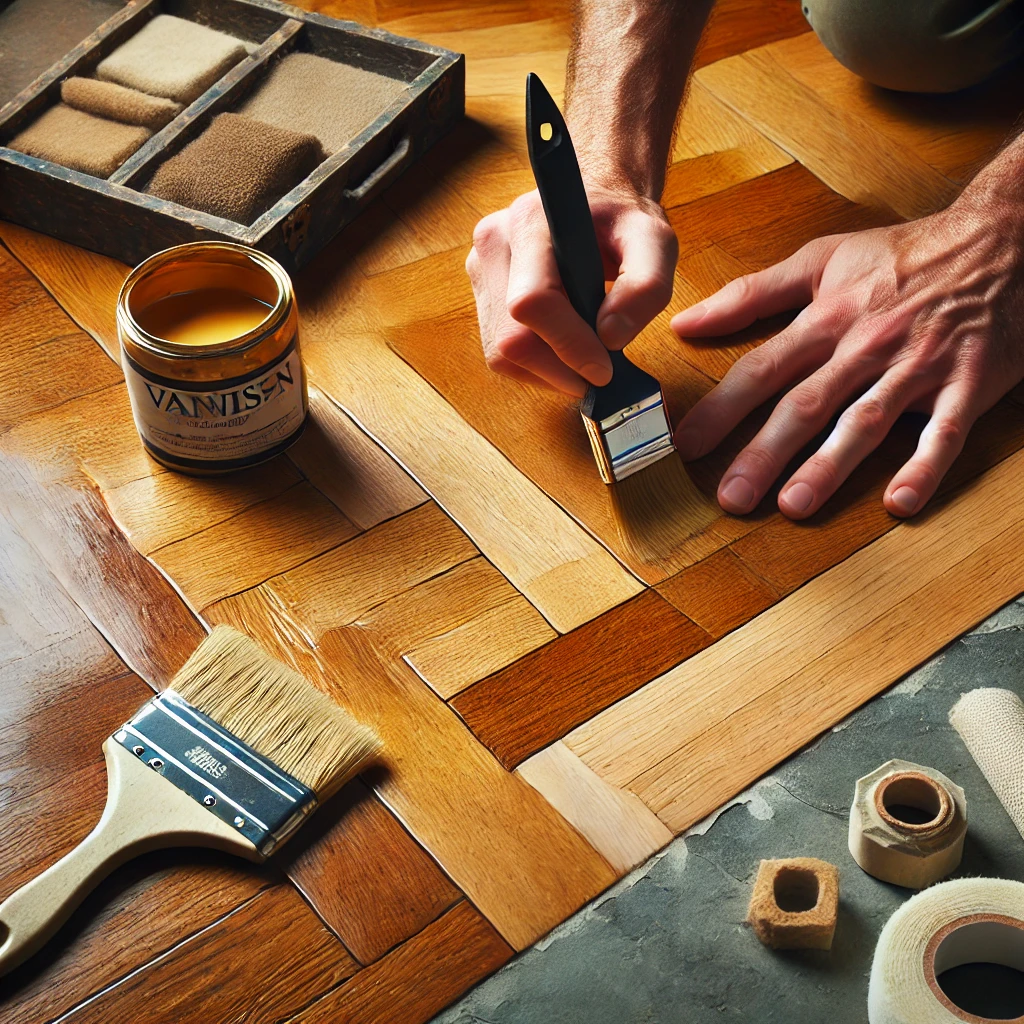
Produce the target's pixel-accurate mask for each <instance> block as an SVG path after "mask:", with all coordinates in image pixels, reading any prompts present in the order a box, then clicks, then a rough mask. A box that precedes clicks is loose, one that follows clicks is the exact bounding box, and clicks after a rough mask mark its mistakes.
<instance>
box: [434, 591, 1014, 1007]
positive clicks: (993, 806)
mask: <svg viewBox="0 0 1024 1024" xmlns="http://www.w3.org/2000/svg"><path fill="white" fill-rule="evenodd" d="M1022 634H1024V603H1022V602H1021V601H1017V602H1013V603H1011V604H1009V605H1007V606H1006V607H1005V608H1003V609H1001V610H1000V611H999V612H997V613H996V614H995V615H994V616H992V618H991V619H989V620H988V621H987V622H986V623H984V624H982V625H981V626H980V627H979V628H978V629H977V630H976V631H975V632H973V633H971V634H968V635H966V636H964V637H961V638H960V639H959V640H957V641H956V642H954V643H953V644H951V645H950V646H949V647H948V648H946V650H944V651H943V652H941V653H940V654H939V655H937V656H936V657H935V658H934V659H933V660H932V661H930V662H928V663H927V664H926V665H924V666H923V667H922V668H920V669H919V670H918V671H916V672H915V673H913V674H912V675H910V676H908V677H907V678H906V679H905V680H903V681H902V682H901V683H899V684H897V685H896V686H894V687H893V688H892V689H890V690H889V691H887V692H886V693H885V694H883V695H881V696H880V697H877V698H875V699H874V700H873V701H871V702H870V703H868V704H866V705H865V706H864V707H863V708H861V709H860V710H859V711H857V712H856V713H854V714H853V715H852V716H851V717H850V718H848V719H847V720H846V721H844V722H842V723H841V724H840V725H838V726H836V727H835V728H834V729H833V730H831V731H830V732H829V733H827V734H826V735H825V736H823V737H820V738H819V739H818V740H817V741H816V742H815V743H814V744H812V745H811V746H810V747H808V748H807V749H805V750H803V751H801V752H800V753H798V754H797V755H795V756H794V757H793V758H791V759H790V760H789V761H787V762H786V763H785V764H783V765H782V766H780V768H778V769H777V770H776V771H775V772H773V773H772V774H771V775H769V776H767V777H765V778H764V779H762V780H761V781H760V782H758V783H757V785H756V786H754V787H753V788H752V789H751V790H750V791H748V792H747V793H745V794H742V795H741V796H740V797H739V798H738V801H737V802H735V803H734V804H733V805H727V808H726V809H725V810H724V811H721V812H719V813H718V815H717V816H715V815H713V816H712V818H711V819H709V820H708V822H705V823H703V824H702V825H701V826H698V827H697V829H695V830H692V831H691V832H690V833H688V834H687V835H685V836H683V837H680V838H678V839H676V840H675V841H674V842H673V843H672V844H671V845H670V846H669V847H668V848H667V849H666V850H665V851H663V852H662V853H661V854H659V855H657V856H655V857H654V858H652V859H651V860H650V861H648V863H647V864H645V865H643V866H642V867H641V868H638V869H637V870H636V871H635V872H633V874H632V875H630V876H629V877H627V878H625V879H623V881H622V882H620V883H619V884H618V885H617V886H616V887H615V888H614V889H612V890H610V891H609V892H608V893H606V894H604V896H602V897H599V898H598V899H597V900H596V901H595V902H594V903H592V904H591V905H590V906H588V907H586V908H584V909H583V910H582V911H580V912H579V913H578V914H577V915H575V916H574V917H573V918H571V919H570V920H568V921H567V922H566V923H565V924H563V925H562V926H561V927H559V928H558V929H556V930H555V931H554V932H552V933H551V935H549V936H547V937H546V938H545V939H544V940H542V941H541V942H540V943H538V944H537V945H536V946H535V947H533V948H532V949H530V950H527V951H526V952H524V953H523V954H521V955H520V956H518V957H517V958H516V959H515V960H513V961H512V962H511V963H509V964H508V965H507V966H506V967H505V968H503V969H502V970H501V971H499V972H498V973H497V974H496V975H494V976H493V977H492V978H490V979H488V980H487V981H485V982H484V983H483V984H481V985H480V986H478V987H477V988H476V989H475V990H473V991H472V992H470V993H469V994H468V995H467V996H465V997H464V998H463V999H462V1000H461V1001H459V1002H458V1003H456V1004H455V1005H454V1006H452V1007H450V1008H449V1009H448V1010H447V1011H446V1012H444V1013H442V1014H441V1015H440V1016H439V1017H437V1018H436V1019H435V1024H605V1022H607V1024H683V1022H685V1024H703V1022H711V1021H715V1022H722V1021H733V1020H735V1021H757V1022H758V1024H768V1022H775V1021H778V1022H786V1024H791V1022H796V1021H808V1022H811V1021H813V1022H816V1024H817V1022H821V1021H828V1022H829V1024H847V1022H849V1024H854V1022H856V1024H863V1022H864V1021H865V1020H866V1019H867V986H868V974H869V971H870V967H871V956H872V953H873V952H874V947H875V942H876V940H877V938H878V933H879V931H880V930H881V928H882V926H883V925H884V924H885V922H886V920H887V919H888V918H889V916H890V915H891V914H892V913H893V911H894V910H895V909H896V908H897V907H898V906H899V905H900V904H901V903H902V902H903V901H904V900H906V899H907V898H908V897H909V896H910V895H911V893H910V892H909V891H908V890H906V889H900V888H897V887H896V886H892V885H888V884H886V883H884V882H879V881H876V880H875V879H874V878H871V877H870V876H868V875H866V874H864V873H863V872H862V871H861V870H860V869H859V868H858V867H857V865H856V864H855V863H854V862H853V860H852V858H851V857H850V855H849V852H848V850H847V846H846V830H847V819H848V812H849V805H850V800H851V798H852V795H853V786H854V782H855V781H856V779H857V778H858V777H859V776H861V775H865V774H867V773H868V772H869V771H871V770H872V769H873V768H876V767H877V766H878V765H879V764H881V763H882V762H883V761H887V760H889V759H890V758H892V757H900V758H904V759H905V760H908V761H916V762H918V763H920V764H926V765H930V766H932V767H934V768H938V769H939V770H940V771H942V772H944V773H945V774H946V775H948V776H949V777H950V778H952V779H953V780H954V781H955V782H957V783H959V784H960V785H961V786H962V787H963V788H964V790H965V791H966V793H967V802H968V817H969V828H968V835H967V842H966V846H965V850H964V859H963V863H962V865H961V868H960V870H959V871H958V872H957V875H997V876H1001V877H1005V878H1015V879H1024V841H1022V839H1021V837H1020V836H1019V835H1018V833H1017V831H1016V830H1015V829H1014V827H1013V824H1012V823H1011V821H1010V819H1009V817H1008V816H1007V815H1006V812H1005V811H1004V810H1003V808H1002V806H1001V805H1000V804H999V802H998V800H997V799H996V797H995V795H994V794H993V793H992V791H991V789H990V788H989V786H988V784H987V783H986V782H985V780H984V778H983V777H982V775H981V773H980V771H979V770H978V768H977V766H976V765H975V764H974V761H973V760H972V759H971V756H970V754H968V752H967V750H966V748H965V747H964V746H963V744H962V742H961V741H960V738H959V736H958V735H957V734H956V733H955V732H954V731H953V729H952V728H951V727H950V725H949V723H948V720H947V715H948V713H949V709H950V707H952V705H953V704H954V703H955V701H956V700H957V698H958V697H959V695H960V694H961V693H963V692H966V691H967V690H971V689H974V688H975V687H977V686H1003V687H1006V688H1007V689H1011V690H1014V691H1015V692H1017V693H1020V694H1021V695H1022V696H1024V635H1022ZM701 833H703V834H701ZM799 855H806V856H813V857H821V858H823V859H825V860H830V861H832V862H833V863H834V864H836V865H838V867H839V871H840V912H839V924H838V928H837V931H836V937H835V942H834V944H833V947H832V950H831V951H830V952H823V951H797V952H772V951H770V950H768V949H765V948H764V947H763V946H762V945H761V944H760V943H759V942H758V941H757V939H756V938H755V936H754V934H753V933H752V931H751V930H750V928H749V926H748V925H747V924H745V922H744V919H745V917H746V912H747V902H748V900H749V898H750V890H751V886H752V884H753V880H754V876H755V874H756V872H757V866H758V862H759V860H760V859H761V858H762V857H790V856H799Z"/></svg>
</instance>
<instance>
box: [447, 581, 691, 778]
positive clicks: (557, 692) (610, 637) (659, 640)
mask: <svg viewBox="0 0 1024 1024" xmlns="http://www.w3.org/2000/svg"><path fill="white" fill-rule="evenodd" d="M641 636H642V637H643V642H642V643H639V644H638V643H637V638H638V637H641ZM710 642H711V638H710V637H709V636H708V634H707V633H705V632H704V630H702V629H701V628H700V627H699V626H696V625H694V623H692V622H691V621H690V620H689V619H688V618H686V616H685V615H682V614H680V613H679V612H678V611H677V610H676V609H675V608H673V607H672V606H671V605H669V604H668V602H667V601H665V600H663V599H662V598H660V597H659V596H658V595H657V594H655V593H653V592H650V591H649V592H647V593H644V594H642V595H640V596H639V597H637V598H634V599H633V600H632V601H627V602H626V603H625V604H623V605H620V606H619V607H618V608H615V609H613V610H612V611H610V612H607V613H605V614H604V615H602V616H601V617H600V618H599V619H595V620H594V621H593V622H590V623H588V624H587V625H585V626H581V627H580V628H579V629H577V630H574V631H573V632H571V633H567V634H566V635H565V636H562V637H559V638H558V639H557V640H555V641H553V642H552V643H550V644H547V645H546V646H544V647H542V648H540V650H537V651H534V652H533V653H532V654H528V655H527V656H526V657H525V658H521V659H520V660H519V661H517V662H515V663H514V664H512V665H510V666H509V667H508V668H506V669H504V670H502V671H501V672H497V673H495V674H494V675H493V676H490V677H489V678H487V679H484V680H482V681H481V682H479V683H477V684H476V685H475V686H471V687H470V688H469V689H468V690H464V691H463V692H462V693H460V694H458V695H457V696H456V697H455V698H454V699H453V700H452V702H451V705H452V707H453V708H455V710H456V711H458V713H459V714H460V715H461V716H462V717H463V719H464V720H465V721H466V724H467V725H468V726H469V727H470V728H471V729H472V730H473V732H474V734H475V735H476V736H478V737H479V738H480V740H481V741H482V742H483V743H484V744H486V745H487V746H488V747H489V748H490V749H491V750H492V751H493V752H494V754H495V756H496V757H497V758H498V759H499V760H500V761H501V763H502V764H503V765H505V767H507V768H514V767H515V766H516V765H517V764H519V763H520V762H521V761H523V760H525V758H527V757H529V756H530V754H533V753H534V752H536V751H537V750H540V749H541V747H544V746H546V745H547V744H548V743H551V742H553V741H554V740H557V739H559V738H561V737H562V736H564V735H565V734H566V733H568V732H569V731H570V730H571V729H572V728H574V727H575V726H577V725H579V724H580V723H581V722H585V721H586V720H587V719H589V718H591V717H592V716H593V715H595V714H597V713H598V712H599V711H601V710H602V709H604V708H606V707H609V706H610V705H611V704H613V703H614V702H615V701H617V700H621V699H622V698H623V697H625V696H626V695H627V694H629V693H632V692H633V691H634V690H636V689H638V688H639V687H641V686H643V684H644V683H646V682H648V681H649V680H651V679H653V678H654V677H655V676H657V675H660V674H661V673H662V672H664V671H665V670H666V669H667V668H668V667H669V666H671V665H677V664H679V662H681V661H683V660H684V659H686V658H688V657H690V655H692V654H694V653H695V652H696V651H699V650H700V649H701V648H702V647H705V646H707V645H708V644H709V643H710Z"/></svg>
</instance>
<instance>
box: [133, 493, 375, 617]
mask: <svg viewBox="0 0 1024 1024" xmlns="http://www.w3.org/2000/svg"><path fill="white" fill-rule="evenodd" d="M358 532H359V531H358V530H357V529H356V527H355V525H354V524H353V523H351V522H349V520H348V519H346V518H345V516H344V515H342V513H341V512H340V511H339V509H337V508H336V507H335V506H334V505H332V504H331V503H330V502H329V501H328V500H327V499H326V498H325V497H324V496H323V495H322V494H320V492H319V491H318V490H316V488H314V487H313V486H312V485H311V484H309V483H306V482H304V481H303V482H300V483H298V484H295V485H294V486H292V487H289V488H288V489H287V490H286V491H284V492H283V493H281V494H279V495H278V496H277V497H276V498H270V499H269V500H267V501H263V502H260V503H259V504H258V505H252V506H250V507H249V508H247V509H245V510H244V511H242V512H240V513H238V515H235V516H232V517H231V518H230V519H226V520H224V521H223V522H221V523H217V524H216V525H214V526H210V527H207V528H206V529H205V530H200V531H199V532H198V533H193V534H191V535H189V536H188V537H186V538H184V539H183V540H178V541H174V542H173V543H171V544H167V545H165V546H163V547H159V548H157V549H155V550H154V551H153V552H152V556H153V560H154V561H155V562H156V563H157V564H158V565H159V566H160V567H161V568H162V569H163V570H164V571H165V572H166V573H167V574H168V575H169V576H170V577H171V578H172V579H173V580H174V582H175V583H176V584H177V585H178V587H179V589H180V590H181V592H182V593H183V594H184V595H185V598H186V600H187V601H188V602H189V604H190V605H191V606H192V607H193V608H194V609H196V610H197V611H198V610H201V609H203V608H205V607H206V606H207V605H208V604H212V603H213V602H214V601H219V600H220V599H221V598H224V597H228V596H229V595H230V594H237V593H238V592H239V591H241V590H247V589H248V588H249V587H254V586H257V585H258V584H260V583H262V582H263V581H264V580H266V579H269V578H270V577H271V576H274V575H276V574H278V573H281V572H284V571H285V570H287V569H290V568H292V566H296V565H299V564H300V563H302V562H305V561H307V560H308V559H310V558H315V557H316V556H317V555H320V554H323V553H324V552H325V551H329V550H330V549H331V548H334V547H337V546H338V545H339V544H341V543H343V542H344V541H346V540H348V539H349V538H350V537H354V536H355V535H356V534H357V533H358Z"/></svg>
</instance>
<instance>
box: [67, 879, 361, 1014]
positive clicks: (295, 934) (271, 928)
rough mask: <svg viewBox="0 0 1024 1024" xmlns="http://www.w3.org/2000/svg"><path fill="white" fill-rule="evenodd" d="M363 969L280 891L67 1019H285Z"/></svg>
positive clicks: (298, 901) (297, 901) (299, 903)
mask: <svg viewBox="0 0 1024 1024" xmlns="http://www.w3.org/2000/svg"><path fill="white" fill-rule="evenodd" d="M357 970H358V965H357V964H356V963H355V961H354V960H353V959H352V958H351V957H350V956H349V955H348V953H346V952H345V948H344V947H343V946H342V944H341V943H340V942H339V941H338V940H337V939H336V938H335V937H334V936H333V935H331V933H330V932H329V931H328V930H327V929H326V928H324V926H323V925H322V924H321V923H320V921H319V920H318V919H317V917H316V915H315V914H314V913H313V912H312V911H311V910H310V909H309V907H308V906H306V904H305V903H304V902H303V900H302V897H301V896H300V895H299V894H298V893H297V892H296V891H295V890H294V889H293V888H292V887H291V886H290V885H276V886H274V887H273V888H271V889H268V890H267V891H265V892H262V893H260V894H259V895H257V896H256V897H255V898H253V899H252V900H250V901H249V902H248V903H246V904H245V905H244V906H243V907H241V908H240V909H239V910H238V911H237V912H235V913H233V914H231V915H229V916H228V917H226V918H224V919H223V920H221V921H218V922H217V923H216V924H215V925H214V926H213V927H212V928H209V929H207V930H206V931H204V932H202V933H201V934H199V935H196V936H195V937H194V938H192V939H190V940H188V941H187V942H184V943H182V944H181V945H180V946H178V947H177V948H175V949H173V950H172V951H171V952H170V953H169V954H168V955H167V956H164V957H162V958H160V959H159V960H157V961H156V962H154V963H150V964H147V965H146V966H145V967H144V968H143V969H142V970H140V971H137V972H135V973H133V974H132V975H130V976H129V977H128V978H126V979H124V980H123V981H122V982H121V983H120V984H117V985H114V986H113V987H112V988H109V989H107V990H106V991H105V992H103V993H102V994H101V995H100V996H99V998H97V999H94V1000H92V1001H91V1002H89V1003H87V1004H86V1005H85V1006H83V1007H81V1008H79V1009H78V1010H76V1011H75V1012H74V1013H72V1014H70V1015H69V1016H68V1017H66V1018H65V1019H66V1020H67V1021H68V1022H69V1024H90V1022H95V1024H110V1022H111V1021H121V1020H123V1021H129V1020H131V1021H137V1022H138V1024H157V1022H162V1021H174V1024H213V1022H217V1024H220V1022H222V1021H223V1022H225V1024H226V1022H228V1021H254V1022H255V1021H260V1022H263V1021H267V1022H270V1021H283V1020H285V1019H287V1018H288V1017H290V1016H291V1015H292V1014H294V1013H295V1012H296V1011H297V1010H300V1009H302V1007H304V1006H306V1005H307V1004H308V1003H309V1001H310V1000H311V999H314V998H316V997H317V996H318V995H320V994H321V993H323V992H325V991H327V990H328V989H330V988H332V987H334V986H335V985H337V984H339V983H340V982H342V981H344V980H345V979H346V978H349V977H351V976H352V975H353V974H354V973H355V972H356V971H357Z"/></svg>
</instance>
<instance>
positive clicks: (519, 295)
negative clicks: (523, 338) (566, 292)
mask: <svg viewBox="0 0 1024 1024" xmlns="http://www.w3.org/2000/svg"><path fill="white" fill-rule="evenodd" d="M551 297H552V296H551V294H550V293H548V292H547V291H546V290H545V289H539V290H538V289H527V290H525V291H517V292H513V293H512V294H511V295H509V296H508V298H507V299H506V306H507V308H508V315H509V316H510V317H512V319H513V320H515V321H517V322H518V323H536V322H537V321H538V320H539V319H543V316H544V312H545V310H547V309H549V308H550V305H551V301H550V300H551Z"/></svg>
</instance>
